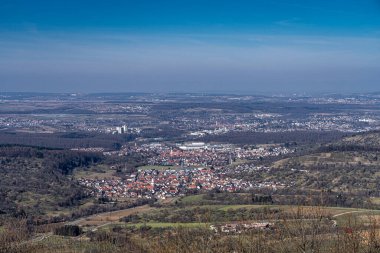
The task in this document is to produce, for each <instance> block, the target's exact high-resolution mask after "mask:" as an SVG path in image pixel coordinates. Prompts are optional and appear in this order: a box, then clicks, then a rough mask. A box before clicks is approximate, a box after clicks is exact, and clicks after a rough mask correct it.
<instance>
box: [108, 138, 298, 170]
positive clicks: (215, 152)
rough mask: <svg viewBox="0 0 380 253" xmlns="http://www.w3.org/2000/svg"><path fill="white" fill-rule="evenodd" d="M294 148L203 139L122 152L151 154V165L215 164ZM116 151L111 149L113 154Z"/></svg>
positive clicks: (148, 146) (257, 157)
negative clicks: (237, 144) (225, 142)
mask: <svg viewBox="0 0 380 253" xmlns="http://www.w3.org/2000/svg"><path fill="white" fill-rule="evenodd" d="M293 152H294V149H290V148H287V147H285V146H281V145H270V146H269V145H268V146H261V147H251V148H242V147H236V146H234V145H231V144H213V145H211V144H207V143H203V142H194V143H182V144H174V145H173V144H166V143H150V144H141V145H135V146H129V147H123V148H122V149H121V150H120V151H116V153H117V154H118V155H120V156H122V155H128V154H134V153H138V154H141V155H144V156H145V157H148V164H149V165H159V166H182V167H197V166H212V167H223V166H227V165H230V164H232V163H233V162H235V161H237V160H239V159H240V160H257V159H260V158H262V157H268V156H279V155H285V154H288V153H293ZM112 154H115V152H112V153H111V152H107V153H106V155H112Z"/></svg>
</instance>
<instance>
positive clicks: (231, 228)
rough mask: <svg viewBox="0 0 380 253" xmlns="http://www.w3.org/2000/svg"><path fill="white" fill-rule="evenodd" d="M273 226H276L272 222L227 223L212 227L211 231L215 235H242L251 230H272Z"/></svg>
mask: <svg viewBox="0 0 380 253" xmlns="http://www.w3.org/2000/svg"><path fill="white" fill-rule="evenodd" d="M273 226H274V224H273V223H270V222H252V223H227V224H221V225H210V229H211V230H212V231H214V232H215V233H228V234H229V233H234V234H236V233H237V234H240V233H242V232H244V231H249V230H270V229H272V228H273Z"/></svg>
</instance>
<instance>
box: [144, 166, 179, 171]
mask: <svg viewBox="0 0 380 253" xmlns="http://www.w3.org/2000/svg"><path fill="white" fill-rule="evenodd" d="M178 168H179V167H178V166H158V165H145V166H140V167H138V168H137V169H140V170H173V169H178Z"/></svg>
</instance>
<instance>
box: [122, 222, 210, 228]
mask: <svg viewBox="0 0 380 253" xmlns="http://www.w3.org/2000/svg"><path fill="white" fill-rule="evenodd" d="M127 226H128V227H132V226H136V227H138V228H140V227H143V226H149V227H152V228H170V227H173V228H174V227H186V228H198V227H205V226H207V224H206V223H201V222H189V223H183V222H182V223H181V222H178V223H171V222H146V223H135V224H133V223H132V224H128V225H127Z"/></svg>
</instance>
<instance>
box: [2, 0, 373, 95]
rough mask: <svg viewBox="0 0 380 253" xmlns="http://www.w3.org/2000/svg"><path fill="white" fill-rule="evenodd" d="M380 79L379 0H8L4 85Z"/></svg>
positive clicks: (267, 84) (158, 88)
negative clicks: (205, 0)
mask: <svg viewBox="0 0 380 253" xmlns="http://www.w3.org/2000/svg"><path fill="white" fill-rule="evenodd" d="M57 2H59V3H57ZM110 2H112V3H110ZM379 90H380V1H375V0H364V1H354V0H351V1H350V0H346V1H343V0H330V1H312V0H305V1H296V0H278V1H274V0H260V1H259V0H257V1H253V0H251V1H224V0H219V1H214V0H211V1H207V4H206V3H205V2H204V1H198V0H192V1H190V0H184V1H174V0H163V1H151V0H139V1H89V0H88V1H72V0H68V1H40V0H35V1H26V0H25V1H20V0H13V1H7V0H4V1H1V2H0V92H4V91H37V92H41V91H42V92H242V93H244V92H248V93H254V92H368V91H369V92H370V91H379Z"/></svg>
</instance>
